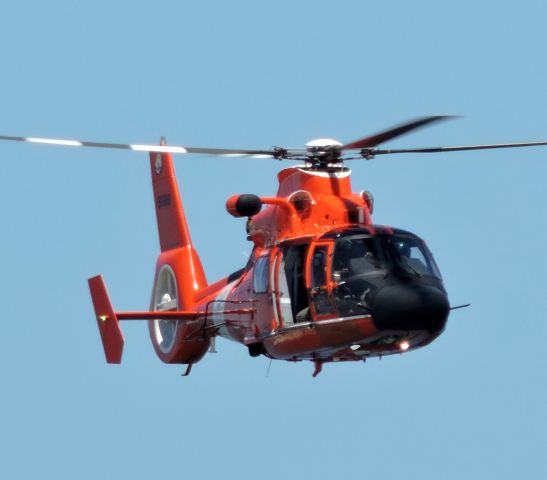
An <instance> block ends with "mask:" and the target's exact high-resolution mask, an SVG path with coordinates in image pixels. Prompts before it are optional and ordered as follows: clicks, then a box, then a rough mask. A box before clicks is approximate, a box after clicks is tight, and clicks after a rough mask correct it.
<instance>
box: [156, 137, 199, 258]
mask: <svg viewBox="0 0 547 480" xmlns="http://www.w3.org/2000/svg"><path fill="white" fill-rule="evenodd" d="M161 143H162V145H163V144H165V141H164V140H163V139H162V142H161ZM150 167H151V169H152V186H153V190H154V203H155V205H156V218H157V220H158V232H159V237H160V246H161V251H162V252H164V251H166V250H171V249H173V248H180V247H185V246H187V245H191V243H192V242H191V240H190V233H189V232H188V224H187V223H186V217H185V215H184V209H183V206H182V201H181V199H180V194H179V188H178V185H177V179H176V176H175V169H174V167H173V157H172V155H171V154H170V153H150Z"/></svg>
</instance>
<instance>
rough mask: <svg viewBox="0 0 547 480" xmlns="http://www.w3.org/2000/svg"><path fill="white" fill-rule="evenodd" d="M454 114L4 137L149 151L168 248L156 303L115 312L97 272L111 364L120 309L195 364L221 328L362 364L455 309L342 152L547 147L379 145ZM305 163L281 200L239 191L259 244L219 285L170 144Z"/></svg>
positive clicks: (427, 332) (289, 175)
mask: <svg viewBox="0 0 547 480" xmlns="http://www.w3.org/2000/svg"><path fill="white" fill-rule="evenodd" d="M447 118H450V117H448V116H429V117H424V118H420V119H417V120H413V121H410V122H407V123H405V124H402V125H399V126H396V127H394V128H391V129H388V130H385V131H382V132H380V133H378V134H376V135H372V136H368V137H364V138H361V139H359V140H356V141H354V142H350V143H346V144H341V143H339V142H337V141H335V140H331V139H318V140H314V141H312V142H310V143H308V144H307V145H306V148H305V149H285V148H280V147H276V148H273V149H271V150H245V149H244V150H238V149H218V148H196V147H182V146H170V145H166V142H165V140H164V139H162V141H161V142H160V145H135V144H113V143H99V142H86V141H77V140H58V139H51V138H37V137H14V136H0V140H9V141H20V142H21V141H22V142H31V143H41V144H49V145H60V146H73V147H99V148H116V149H130V150H134V151H143V152H148V153H149V154H150V167H151V174H152V187H153V194H154V202H155V207H156V216H157V223H158V231H159V240H160V247H161V253H160V255H159V257H158V260H157V262H156V271H155V279H154V286H153V289H152V299H151V304H150V310H149V311H145V312H116V311H114V309H113V307H112V304H111V302H110V299H109V296H108V293H107V290H106V287H105V284H104V281H103V278H102V277H101V276H100V275H99V276H96V277H93V278H91V279H89V287H90V291H91V297H92V300H93V306H94V309H95V315H96V319H97V323H98V327H99V332H100V335H101V340H102V343H103V347H104V352H105V356H106V361H107V362H108V363H121V359H122V352H123V346H124V337H123V333H122V331H121V328H120V323H119V322H120V320H147V321H148V328H149V332H150V337H151V339H152V343H153V345H154V349H155V351H156V353H157V355H158V357H159V358H160V359H161V360H162V361H163V362H165V363H180V364H186V365H187V367H186V371H185V373H184V374H183V375H188V374H189V373H190V371H191V368H192V366H193V365H194V364H195V363H197V362H198V361H199V360H201V359H202V358H203V356H204V355H205V353H206V352H207V351H208V350H209V349H210V348H213V349H214V339H215V337H216V336H217V335H220V336H221V337H224V338H227V339H230V340H234V341H236V342H238V343H241V344H242V345H244V346H246V347H247V348H248V350H249V354H250V355H251V356H252V357H256V356H259V355H265V356H266V357H268V358H270V359H279V360H288V361H301V360H310V361H313V362H314V363H315V370H314V372H313V376H316V375H317V374H318V373H319V372H320V371H321V368H322V366H323V364H324V363H326V362H341V361H364V360H366V359H367V358H370V357H381V356H384V355H391V354H400V353H403V352H407V351H411V350H415V349H417V348H420V347H423V346H425V345H427V344H429V343H430V342H432V341H433V340H434V339H435V338H437V337H438V336H439V335H440V334H441V333H442V332H443V330H444V328H445V326H446V322H447V319H448V315H449V312H450V310H453V309H455V308H461V307H465V306H467V305H460V306H456V307H450V304H449V301H448V296H447V293H446V291H445V288H444V286H443V281H442V277H441V274H440V272H439V269H438V268H437V266H436V264H435V261H434V259H433V255H432V254H431V252H430V251H429V249H428V247H427V245H426V243H425V242H424V241H423V240H422V239H421V238H419V237H418V236H416V235H415V234H413V233H411V232H408V231H404V230H401V229H397V228H393V227H387V226H381V225H375V224H374V223H373V221H372V213H373V206H374V203H373V197H372V195H371V194H370V193H369V192H367V191H363V192H360V193H355V192H353V191H352V188H351V184H350V174H351V171H350V169H349V168H348V167H346V166H345V165H344V161H348V160H356V159H367V160H370V159H372V158H374V157H375V156H377V155H386V154H398V153H436V152H451V151H461V150H481V149H492V148H512V147H527V146H539V145H547V142H543V141H541V142H527V143H510V144H489V145H471V146H456V147H435V148H410V149H391V150H382V149H378V148H376V146H378V145H380V144H382V143H385V142H387V141H389V140H391V139H393V138H396V137H399V136H400V135H403V134H405V133H408V132H410V131H412V130H415V129H417V128H420V127H423V126H425V125H428V124H431V123H434V122H438V121H441V120H445V119H447ZM173 153H178V154H186V153H189V154H192V153H193V154H207V155H224V156H249V157H266V158H274V159H277V160H295V161H301V162H303V164H301V165H298V166H293V167H289V168H285V169H284V170H282V171H281V172H279V174H278V180H279V189H278V192H277V195H276V196H275V197H260V196H257V195H253V194H241V195H240V194H237V195H233V196H232V197H230V198H229V199H228V201H227V202H226V209H227V211H228V212H229V213H230V214H231V215H233V216H234V217H247V223H246V231H247V239H248V240H250V241H251V242H253V250H252V254H251V256H250V258H249V260H248V262H247V264H246V265H245V266H244V267H243V268H242V269H241V270H238V271H237V272H234V273H232V274H230V275H228V276H227V277H225V278H223V279H221V280H219V281H217V282H215V283H212V284H209V283H208V282H207V280H206V277H205V273H204V270H203V267H202V264H201V261H200V258H199V256H198V254H197V252H196V250H195V248H194V246H193V244H192V240H191V238H190V233H189V229H188V224H187V221H186V217H185V214H184V209H183V205H182V201H181V198H180V195H179V190H178V185H177V180H176V177H175V171H174V166H173V159H172V154H173Z"/></svg>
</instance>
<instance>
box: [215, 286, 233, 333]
mask: <svg viewBox="0 0 547 480" xmlns="http://www.w3.org/2000/svg"><path fill="white" fill-rule="evenodd" d="M234 283H235V282H232V283H229V284H228V285H226V286H225V287H224V288H223V289H222V290H221V291H220V293H219V294H218V295H217V297H216V298H215V300H214V301H213V315H212V320H213V324H214V325H216V326H217V327H218V334H219V335H220V336H222V337H224V338H228V339H230V340H235V339H234V338H233V337H232V336H231V335H230V332H229V331H228V329H227V328H226V325H225V324H224V322H225V315H224V311H225V310H228V308H227V305H228V304H227V303H226V299H227V298H228V295H229V294H230V292H231V291H232V288H233V287H234Z"/></svg>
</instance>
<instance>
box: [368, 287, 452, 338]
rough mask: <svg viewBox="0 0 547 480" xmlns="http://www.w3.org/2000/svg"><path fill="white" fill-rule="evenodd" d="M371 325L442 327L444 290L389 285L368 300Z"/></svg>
mask: <svg viewBox="0 0 547 480" xmlns="http://www.w3.org/2000/svg"><path fill="white" fill-rule="evenodd" d="M371 307H372V308H371V309H372V311H373V319H374V324H375V325H376V327H377V328H379V329H381V330H428V331H430V332H432V331H436V330H442V329H443V328H444V326H445V324H446V320H447V318H448V312H449V310H450V306H449V303H448V298H447V296H446V293H445V292H443V291H442V290H440V289H438V288H435V287H433V286H429V285H428V286H425V285H412V286H410V285H390V286H385V287H383V288H380V289H379V290H378V292H377V294H376V296H375V298H374V300H373V302H372V305H371Z"/></svg>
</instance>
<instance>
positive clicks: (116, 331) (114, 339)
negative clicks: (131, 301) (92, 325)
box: [88, 275, 124, 363]
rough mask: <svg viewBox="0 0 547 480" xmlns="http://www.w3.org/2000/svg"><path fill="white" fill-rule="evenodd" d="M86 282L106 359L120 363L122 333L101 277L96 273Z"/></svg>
mask: <svg viewBox="0 0 547 480" xmlns="http://www.w3.org/2000/svg"><path fill="white" fill-rule="evenodd" d="M88 282H89V289H90V290H91V300H92V301H93V308H95V316H96V317H97V324H98V326H99V332H100V334H101V340H102V342H103V348H104V353H105V356H106V361H107V362H108V363H122V353H123V344H124V338H123V333H122V330H121V328H120V324H119V322H118V318H117V317H116V314H115V313H114V310H113V308H112V304H111V303H110V298H109V297H108V292H107V291H106V286H105V284H104V281H103V277H102V276H101V275H98V276H96V277H93V278H90V279H89V280H88Z"/></svg>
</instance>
